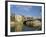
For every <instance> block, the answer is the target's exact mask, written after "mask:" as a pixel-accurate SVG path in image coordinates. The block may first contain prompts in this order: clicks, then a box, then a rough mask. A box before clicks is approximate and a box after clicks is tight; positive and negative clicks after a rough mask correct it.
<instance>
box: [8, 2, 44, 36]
mask: <svg viewBox="0 0 46 37" xmlns="http://www.w3.org/2000/svg"><path fill="white" fill-rule="evenodd" d="M11 4H14V5H33V6H42V31H28V32H27V31H26V32H10V5H11ZM43 19H44V4H37V3H36V4H34V3H18V2H8V35H20V34H37V33H44V20H43Z"/></svg>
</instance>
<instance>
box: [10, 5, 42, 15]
mask: <svg viewBox="0 0 46 37" xmlns="http://www.w3.org/2000/svg"><path fill="white" fill-rule="evenodd" d="M41 9H42V8H41V6H22V5H11V6H10V11H11V13H13V14H14V13H15V14H16V15H24V16H41V13H42V11H41Z"/></svg>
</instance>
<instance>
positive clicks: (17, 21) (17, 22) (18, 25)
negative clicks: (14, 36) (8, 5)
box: [10, 15, 41, 32]
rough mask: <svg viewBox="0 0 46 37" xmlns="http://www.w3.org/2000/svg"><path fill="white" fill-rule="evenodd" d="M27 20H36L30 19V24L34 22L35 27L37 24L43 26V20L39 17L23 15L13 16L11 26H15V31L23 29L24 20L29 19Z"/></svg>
mask: <svg viewBox="0 0 46 37" xmlns="http://www.w3.org/2000/svg"><path fill="white" fill-rule="evenodd" d="M27 20H34V21H33V22H32V21H31V22H30V21H28V24H29V23H31V24H33V26H34V27H36V26H41V22H40V21H39V20H41V19H39V18H37V19H34V17H25V16H22V15H15V16H11V23H10V24H11V27H15V31H17V32H18V31H22V27H23V22H24V21H27Z"/></svg>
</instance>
